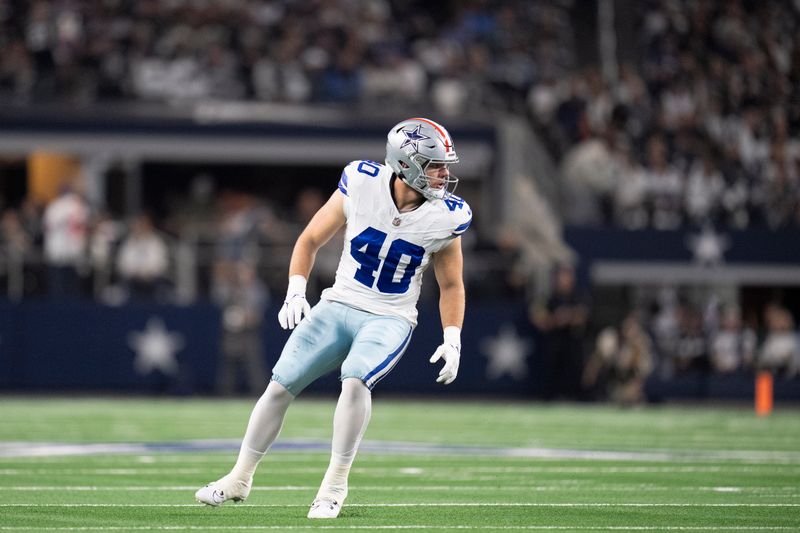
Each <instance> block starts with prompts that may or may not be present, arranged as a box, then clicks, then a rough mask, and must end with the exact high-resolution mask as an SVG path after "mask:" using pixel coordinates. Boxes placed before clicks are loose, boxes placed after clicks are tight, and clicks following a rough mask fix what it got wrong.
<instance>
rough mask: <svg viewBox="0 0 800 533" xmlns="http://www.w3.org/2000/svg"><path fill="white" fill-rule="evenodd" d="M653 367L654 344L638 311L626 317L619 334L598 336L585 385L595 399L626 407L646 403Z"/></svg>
mask: <svg viewBox="0 0 800 533" xmlns="http://www.w3.org/2000/svg"><path fill="white" fill-rule="evenodd" d="M653 366H654V365H653V353H652V342H651V341H650V337H649V335H648V334H647V333H646V332H645V330H644V328H643V327H642V324H641V322H640V319H639V314H638V312H636V311H634V312H631V313H630V314H629V315H628V316H627V317H625V319H624V320H623V322H622V325H621V326H620V331H619V332H617V329H616V328H613V327H610V328H605V329H603V330H602V331H601V332H600V334H599V335H598V336H597V340H596V343H595V350H594V352H593V353H592V355H591V356H590V358H589V360H588V361H587V364H586V367H585V368H584V372H583V376H582V384H583V386H584V387H585V388H587V389H589V390H590V391H593V394H592V395H593V396H594V397H595V398H597V397H598V396H599V397H600V398H608V399H610V400H612V401H614V402H616V403H619V404H622V405H634V404H638V403H642V402H644V401H645V399H646V398H645V391H644V385H645V380H646V379H647V377H648V376H649V375H650V373H651V372H652V370H653Z"/></svg>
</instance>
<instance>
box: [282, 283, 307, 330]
mask: <svg viewBox="0 0 800 533" xmlns="http://www.w3.org/2000/svg"><path fill="white" fill-rule="evenodd" d="M310 312H311V306H310V305H308V301H307V300H306V278H304V277H303V276H291V277H290V278H289V288H288V289H286V299H285V300H284V301H283V306H282V307H281V310H280V311H279V312H278V322H279V323H280V325H281V327H282V328H283V329H294V327H295V326H296V325H298V324H299V323H300V321H301V320H303V316H308V314H309V313H310Z"/></svg>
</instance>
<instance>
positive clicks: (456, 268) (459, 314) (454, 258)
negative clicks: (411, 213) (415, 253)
mask: <svg viewBox="0 0 800 533" xmlns="http://www.w3.org/2000/svg"><path fill="white" fill-rule="evenodd" d="M433 269H434V272H435V273H436V281H437V283H438V284H439V314H440V316H441V320H442V329H443V337H444V342H443V343H442V344H441V345H440V346H439V347H438V348H437V349H436V352H434V354H433V356H432V357H431V363H435V362H436V361H438V360H439V359H442V358H443V359H444V360H445V364H444V366H443V367H442V369H441V371H440V372H439V377H438V378H437V379H436V381H437V382H438V383H444V384H445V385H449V384H450V383H452V382H453V380H455V379H456V375H457V374H458V366H459V360H460V359H461V326H462V324H463V322H464V308H465V306H466V295H465V291H464V275H463V271H464V256H463V255H462V253H461V237H457V238H455V239H453V241H452V242H451V243H450V244H448V245H447V246H446V247H445V248H443V249H442V250H440V251H439V252H437V253H435V254H434V255H433Z"/></svg>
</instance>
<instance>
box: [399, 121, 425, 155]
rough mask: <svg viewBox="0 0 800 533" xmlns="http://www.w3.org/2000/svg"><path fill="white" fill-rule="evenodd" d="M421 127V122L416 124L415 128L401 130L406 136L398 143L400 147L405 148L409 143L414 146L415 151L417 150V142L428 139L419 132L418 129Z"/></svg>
mask: <svg viewBox="0 0 800 533" xmlns="http://www.w3.org/2000/svg"><path fill="white" fill-rule="evenodd" d="M421 127H422V124H418V125H417V127H416V128H414V129H413V130H411V131H409V130H403V135H405V136H406V140H405V141H403V144H401V145H400V148H405V147H406V146H408V145H409V144H410V145H412V146H413V147H414V151H415V152H419V142H420V141H424V140H425V139H430V137H428V136H427V135H425V134H424V133H420V132H419V129H420V128H421Z"/></svg>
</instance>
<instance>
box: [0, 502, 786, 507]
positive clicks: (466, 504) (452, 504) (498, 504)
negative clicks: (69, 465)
mask: <svg viewBox="0 0 800 533" xmlns="http://www.w3.org/2000/svg"><path fill="white" fill-rule="evenodd" d="M243 505H246V506H247V507H279V508H287V507H308V505H307V504H295V503H263V504H255V503H254V504H243ZM0 507H65V508H69V507H200V504H197V503H0ZM347 507H573V508H580V507H800V503H694V502H687V503H676V502H660V503H632V502H621V503H611V502H604V503H599V502H586V503H563V502H561V503H543V502H441V503H422V502H409V503H351V504H348V505H347Z"/></svg>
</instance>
